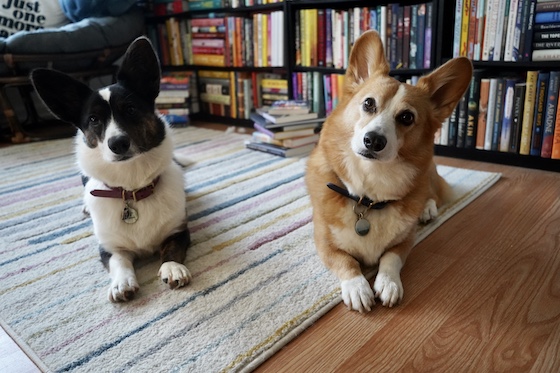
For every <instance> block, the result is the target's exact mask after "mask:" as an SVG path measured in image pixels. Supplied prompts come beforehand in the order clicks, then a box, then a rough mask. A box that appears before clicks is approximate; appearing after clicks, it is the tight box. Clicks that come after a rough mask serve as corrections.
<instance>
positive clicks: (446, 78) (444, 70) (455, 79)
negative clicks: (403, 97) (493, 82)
mask: <svg viewBox="0 0 560 373" xmlns="http://www.w3.org/2000/svg"><path fill="white" fill-rule="evenodd" d="M472 73H473V67H472V63H471V61H470V60H469V59H468V58H465V57H458V58H454V59H452V60H450V61H448V62H447V63H445V64H444V65H442V66H441V67H439V68H438V69H436V70H434V71H433V72H432V73H430V74H429V75H426V76H423V77H422V78H420V79H419V80H418V84H417V86H418V87H420V88H422V89H424V90H426V91H427V92H428V93H429V95H430V100H431V101H432V104H433V106H434V116H435V117H436V119H437V120H438V121H439V122H443V121H444V120H445V119H446V118H447V117H449V116H450V115H451V113H452V112H453V109H455V106H457V103H458V102H459V100H460V99H461V97H463V95H464V94H465V92H466V90H467V88H468V87H469V84H470V82H471V78H472Z"/></svg>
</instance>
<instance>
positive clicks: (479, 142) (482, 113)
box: [476, 78, 490, 150]
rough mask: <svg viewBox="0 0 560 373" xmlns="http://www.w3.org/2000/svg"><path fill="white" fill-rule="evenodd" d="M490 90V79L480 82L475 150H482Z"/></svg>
mask: <svg viewBox="0 0 560 373" xmlns="http://www.w3.org/2000/svg"><path fill="white" fill-rule="evenodd" d="M489 90H490V79H488V78H485V79H481V81H480V100H479V103H478V122H477V129H476V148H477V149H479V150H483V149H484V136H485V134H486V118H487V115H488V94H489Z"/></svg>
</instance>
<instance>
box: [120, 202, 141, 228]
mask: <svg viewBox="0 0 560 373" xmlns="http://www.w3.org/2000/svg"><path fill="white" fill-rule="evenodd" d="M122 221H124V222H125V223H127V224H134V223H136V222H137V221H138V211H136V210H135V209H133V208H132V207H129V206H124V209H123V212H122Z"/></svg>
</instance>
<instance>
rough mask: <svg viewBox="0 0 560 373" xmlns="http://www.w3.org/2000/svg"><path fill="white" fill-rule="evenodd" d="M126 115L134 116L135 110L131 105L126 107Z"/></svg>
mask: <svg viewBox="0 0 560 373" xmlns="http://www.w3.org/2000/svg"><path fill="white" fill-rule="evenodd" d="M126 113H127V114H128V115H134V114H136V108H135V107H134V106H132V105H128V106H127V107H126Z"/></svg>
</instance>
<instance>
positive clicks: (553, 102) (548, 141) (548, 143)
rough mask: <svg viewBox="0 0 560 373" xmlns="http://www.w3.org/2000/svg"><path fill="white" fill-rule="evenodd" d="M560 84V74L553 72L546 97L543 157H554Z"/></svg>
mask: <svg viewBox="0 0 560 373" xmlns="http://www.w3.org/2000/svg"><path fill="white" fill-rule="evenodd" d="M559 83H560V72H559V71H551V72H550V78H549V80H548V94H547V95H546V110H545V115H544V123H543V126H544V128H543V135H542V146H541V157H543V158H550V157H551V156H552V144H553V138H554V125H555V123H556V109H557V106H558V85H559Z"/></svg>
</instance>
